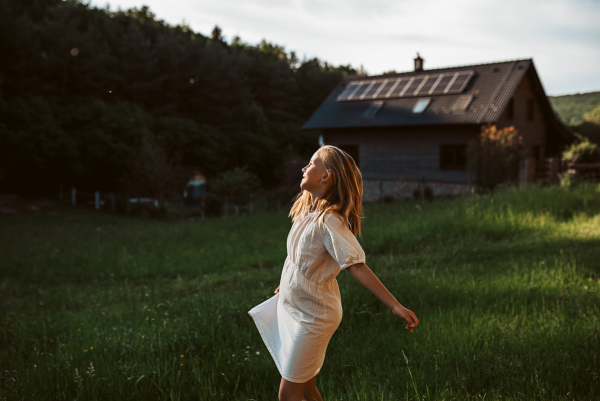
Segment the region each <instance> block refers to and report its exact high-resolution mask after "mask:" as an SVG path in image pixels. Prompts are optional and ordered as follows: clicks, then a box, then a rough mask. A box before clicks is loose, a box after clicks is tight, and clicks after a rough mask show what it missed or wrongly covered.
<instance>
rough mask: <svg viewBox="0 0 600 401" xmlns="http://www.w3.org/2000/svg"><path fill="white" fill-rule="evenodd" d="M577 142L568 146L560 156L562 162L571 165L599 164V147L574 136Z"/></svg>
mask: <svg viewBox="0 0 600 401" xmlns="http://www.w3.org/2000/svg"><path fill="white" fill-rule="evenodd" d="M575 135H576V137H577V141H576V142H575V143H573V144H571V146H569V147H568V148H567V149H566V150H565V151H564V152H563V154H562V158H563V160H567V161H570V162H573V163H597V162H600V146H598V145H597V144H595V143H593V142H591V141H590V140H589V138H587V137H585V136H583V135H579V134H575Z"/></svg>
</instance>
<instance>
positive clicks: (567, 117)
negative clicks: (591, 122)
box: [548, 92, 600, 126]
mask: <svg viewBox="0 0 600 401" xmlns="http://www.w3.org/2000/svg"><path fill="white" fill-rule="evenodd" d="M548 98H549V99H550V103H551V104H552V107H553V108H554V111H555V112H556V114H557V115H558V117H560V119H561V120H562V122H564V123H565V124H567V125H570V126H577V125H579V124H581V123H583V122H584V121H585V119H586V115H588V116H589V115H590V114H591V113H592V111H594V109H597V108H599V107H600V92H588V93H576V94H573V95H563V96H549V97H548ZM588 118H589V117H588Z"/></svg>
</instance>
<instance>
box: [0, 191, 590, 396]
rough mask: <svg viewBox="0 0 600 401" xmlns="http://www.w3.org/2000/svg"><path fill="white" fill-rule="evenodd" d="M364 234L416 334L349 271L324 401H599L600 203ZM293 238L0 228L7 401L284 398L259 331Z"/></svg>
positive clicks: (390, 223)
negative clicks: (259, 311) (257, 316)
mask: <svg viewBox="0 0 600 401" xmlns="http://www.w3.org/2000/svg"><path fill="white" fill-rule="evenodd" d="M365 215H366V219H365V223H364V232H363V237H362V238H361V239H360V241H361V243H362V245H363V247H364V249H365V251H366V253H367V264H368V265H369V266H370V267H371V268H372V269H373V271H374V272H375V273H376V274H377V275H378V276H379V277H380V279H381V280H382V281H383V283H384V284H385V285H386V286H387V287H388V288H389V289H390V291H391V292H392V293H393V294H395V295H396V297H397V298H398V299H399V301H400V302H402V303H403V304H404V305H405V306H407V307H409V308H410V309H412V310H413V311H415V313H416V314H417V316H418V317H419V319H420V320H421V325H420V327H419V328H418V330H416V331H415V332H414V333H412V334H411V333H409V332H407V331H406V330H404V328H403V324H402V323H401V322H400V321H397V320H394V319H395V318H394V317H393V315H392V313H391V312H390V311H389V310H387V309H386V308H385V307H384V306H383V305H382V304H381V303H380V302H379V301H378V300H377V299H376V298H375V297H374V296H373V295H371V294H370V293H369V292H368V291H366V290H365V289H364V288H362V287H361V286H360V285H359V284H358V283H356V282H355V281H354V280H353V279H352V278H351V277H350V276H349V275H348V274H347V273H346V272H342V273H341V274H340V276H339V277H338V281H339V284H340V290H341V293H342V302H343V305H344V318H343V321H342V324H341V325H340V327H339V329H338V331H337V332H336V333H335V334H334V336H333V338H332V340H331V342H330V344H329V347H328V350H327V357H326V358H325V364H324V366H323V369H322V370H321V373H320V374H319V376H318V381H317V383H318V386H319V388H320V390H321V393H322V394H323V395H324V399H325V400H340V401H341V400H399V399H401V400H417V399H422V400H465V399H477V400H483V399H485V400H597V399H600V377H599V376H600V320H599V317H600V186H598V185H596V186H592V185H588V186H579V187H576V188H574V189H570V190H569V189H565V188H560V187H549V188H530V189H527V190H519V191H516V190H511V191H507V192H503V193H499V194H496V195H493V196H483V197H475V196H474V197H468V198H457V199H449V200H436V201H435V202H433V203H426V204H424V205H418V204H416V203H413V202H409V201H405V202H404V201H403V202H395V203H390V204H368V205H366V207H365ZM289 227H290V222H289V221H288V219H287V217H286V216H285V213H283V212H282V213H279V214H261V215H256V216H252V217H237V218H235V217H231V218H229V219H227V220H225V219H209V220H206V221H195V222H190V221H186V222H164V221H152V220H143V219H134V218H124V217H119V216H111V215H107V214H102V213H96V212H93V211H88V210H71V209H60V208H57V209H53V210H45V211H43V212H37V213H28V214H23V215H14V216H2V217H0V244H1V245H0V397H1V399H2V400H19V399H40V400H51V399H61V400H62V399H68V400H73V399H105V400H133V399H144V400H145V399H159V400H184V399H186V400H187V399H190V400H191V399H193V400H199V399H200V400H213V399H217V400H218V399H222V400H249V399H253V400H261V401H262V400H275V399H277V390H278V387H279V380H280V376H279V374H278V372H277V368H276V367H275V364H274V362H273V361H272V359H271V356H270V355H269V353H268V351H267V349H266V347H265V346H264V344H263V342H262V339H261V338H260V335H259V334H258V331H257V330H256V327H255V325H254V323H253V321H252V320H251V318H250V317H249V316H248V315H247V313H246V312H247V311H248V310H249V309H250V306H251V305H255V304H258V303H260V302H262V301H263V300H265V299H266V298H267V297H269V296H271V295H272V293H273V290H274V289H275V288H276V287H277V285H278V282H279V276H280V272H281V267H282V264H283V261H284V259H285V252H286V250H285V241H286V236H287V232H288V230H289ZM92 347H93V349H92ZM405 356H406V359H405ZM90 364H93V367H94V372H93V376H91V375H89V374H88V373H87V371H88V370H89V368H90ZM75 369H77V370H78V373H79V375H80V377H81V386H80V385H79V384H78V383H77V382H76V377H75Z"/></svg>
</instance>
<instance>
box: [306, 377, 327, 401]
mask: <svg viewBox="0 0 600 401" xmlns="http://www.w3.org/2000/svg"><path fill="white" fill-rule="evenodd" d="M304 399H305V400H306V401H323V397H321V393H319V390H318V389H317V376H316V375H315V377H313V378H312V379H310V380H309V381H307V382H306V383H304Z"/></svg>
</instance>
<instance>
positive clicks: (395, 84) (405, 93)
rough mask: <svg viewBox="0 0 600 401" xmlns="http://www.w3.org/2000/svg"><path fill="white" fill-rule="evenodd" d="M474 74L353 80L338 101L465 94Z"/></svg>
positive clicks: (459, 72)
mask: <svg viewBox="0 0 600 401" xmlns="http://www.w3.org/2000/svg"><path fill="white" fill-rule="evenodd" d="M473 74H474V71H472V70H469V71H458V72H445V73H441V74H426V75H417V76H410V77H398V78H377V79H365V80H362V81H352V82H350V83H348V85H347V86H346V88H345V89H344V90H343V91H342V93H341V94H340V95H339V96H338V97H337V101H338V102H345V101H352V100H372V99H393V98H400V97H411V96H430V95H450V94H456V93H462V91H463V90H464V89H465V87H466V86H467V84H468V83H469V81H470V80H471V77H472V76H473Z"/></svg>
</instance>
